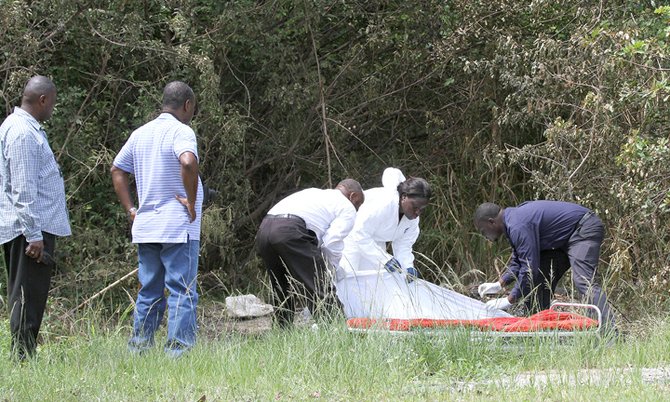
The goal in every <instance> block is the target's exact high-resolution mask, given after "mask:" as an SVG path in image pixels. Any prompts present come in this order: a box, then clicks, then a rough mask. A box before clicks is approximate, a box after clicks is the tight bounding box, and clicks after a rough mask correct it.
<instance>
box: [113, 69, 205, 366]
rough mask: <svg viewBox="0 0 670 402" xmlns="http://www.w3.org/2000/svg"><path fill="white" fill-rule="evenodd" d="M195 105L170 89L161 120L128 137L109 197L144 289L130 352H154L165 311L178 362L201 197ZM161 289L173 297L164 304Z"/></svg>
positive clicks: (190, 320)
mask: <svg viewBox="0 0 670 402" xmlns="http://www.w3.org/2000/svg"><path fill="white" fill-rule="evenodd" d="M195 102H196V100H195V95H194V93H193V90H192V89H191V88H190V87H189V86H188V85H187V84H185V83H183V82H180V81H174V82H171V83H169V84H167V85H166V86H165V89H164V90H163V104H162V109H161V114H160V116H158V117H157V118H156V119H155V120H152V121H150V122H149V123H147V124H145V125H143V126H142V127H140V128H138V129H137V130H135V131H134V132H133V133H132V134H131V135H130V138H128V141H127V142H126V144H125V145H124V146H123V148H121V151H120V152H119V154H118V155H117V156H116V158H115V159H114V165H113V166H112V169H111V173H112V182H113V184H114V190H115V191H116V194H117V196H118V198H119V201H120V203H121V205H122V206H123V207H124V208H125V210H126V212H127V214H128V217H129V219H130V220H131V221H132V225H133V227H132V235H133V243H137V244H138V260H139V273H138V276H139V281H140V284H141V288H140V291H139V294H138V296H137V301H136V305H135V317H134V323H133V334H132V337H131V339H130V341H129V342H128V348H129V350H130V351H131V352H136V353H141V352H143V351H145V350H147V349H148V348H150V347H152V346H153V344H154V334H155V332H156V329H157V328H158V326H159V325H160V323H161V321H162V319H163V314H164V312H165V308H166V304H167V307H168V328H167V329H168V333H167V338H168V339H167V343H166V345H165V352H166V353H167V354H168V355H169V356H171V357H179V356H181V355H182V354H183V353H184V352H186V351H187V350H189V349H190V348H191V347H192V346H193V345H194V344H195V338H196V305H197V303H198V293H197V291H196V275H197V271H198V250H199V247H200V216H201V211H202V196H203V191H202V183H201V182H200V178H199V177H198V150H197V141H196V137H195V133H194V132H193V130H192V129H191V127H189V125H188V124H189V123H190V121H191V119H192V118H193V113H194V110H195ZM131 174H132V175H134V176H135V183H136V187H137V197H138V201H139V207H138V208H135V206H134V204H133V200H132V197H131V195H130V187H129V182H130V178H129V176H130V175H131ZM165 288H167V289H168V291H169V293H170V294H169V296H168V298H167V300H166V299H165V297H164V289H165Z"/></svg>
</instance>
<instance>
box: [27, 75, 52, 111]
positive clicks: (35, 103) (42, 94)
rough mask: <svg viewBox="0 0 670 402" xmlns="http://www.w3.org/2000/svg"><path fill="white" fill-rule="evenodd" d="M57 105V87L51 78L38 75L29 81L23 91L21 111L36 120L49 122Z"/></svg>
mask: <svg viewBox="0 0 670 402" xmlns="http://www.w3.org/2000/svg"><path fill="white" fill-rule="evenodd" d="M55 104H56V85H55V84H54V83H53V81H51V79H50V78H48V77H45V76H43V75H36V76H34V77H32V78H31V79H29V80H28V82H27V83H26V86H25V88H24V89H23V97H22V99H21V109H24V110H25V111H27V112H28V113H30V114H31V115H32V116H33V117H34V118H35V119H36V120H38V121H45V120H49V118H50V117H51V114H52V113H53V109H54V105H55Z"/></svg>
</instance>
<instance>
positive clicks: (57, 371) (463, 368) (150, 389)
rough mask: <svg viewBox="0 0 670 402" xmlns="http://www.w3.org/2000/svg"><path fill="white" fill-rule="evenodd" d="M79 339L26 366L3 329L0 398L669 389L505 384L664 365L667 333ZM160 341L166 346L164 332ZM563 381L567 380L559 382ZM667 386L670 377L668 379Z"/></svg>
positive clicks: (638, 393)
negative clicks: (607, 340) (190, 345)
mask: <svg viewBox="0 0 670 402" xmlns="http://www.w3.org/2000/svg"><path fill="white" fill-rule="evenodd" d="M77 325H78V326H79V327H78V328H77V331H75V332H76V335H71V336H55V334H54V333H53V332H54V331H53V330H51V331H52V332H51V333H49V328H47V333H48V335H49V336H48V338H49V340H48V341H47V342H45V343H44V344H43V345H42V346H41V347H40V350H39V355H38V357H37V358H36V359H34V360H32V361H29V362H27V363H24V364H17V363H14V362H11V361H9V360H8V359H7V358H6V356H7V355H8V344H9V334H8V329H7V326H8V325H7V322H6V320H4V321H3V322H2V324H1V328H0V337H1V339H0V342H1V345H2V348H1V351H2V353H3V355H4V356H3V358H1V359H0V373H2V377H3V381H1V382H0V399H2V400H7V401H26V400H67V401H70V400H74V401H78V400H82V401H83V400H86V401H89V400H103V401H145V400H179V401H196V400H200V399H201V398H203V397H204V398H205V400H207V401H216V400H225V401H227V400H253V401H256V400H314V399H321V400H370V401H377V400H417V399H418V400H423V399H427V400H451V399H459V400H482V399H484V400H519V399H521V400H535V399H549V400H577V399H579V400H585V399H586V400H605V399H606V400H631V399H635V400H661V399H667V396H666V392H667V387H666V386H665V385H664V383H662V382H661V383H659V384H648V383H644V382H643V381H642V380H641V377H640V375H639V373H636V372H635V371H634V370H633V371H627V372H623V371H621V374H620V375H617V376H616V380H614V381H613V383H608V384H607V386H593V385H589V384H583V385H580V384H578V385H575V384H572V383H570V382H569V381H567V380H565V381H558V382H554V383H552V384H550V385H546V386H542V387H540V386H525V387H521V388H518V387H513V386H505V387H501V386H499V385H498V384H499V382H501V381H506V380H509V379H510V378H512V377H513V376H514V375H515V374H516V373H521V372H524V373H533V372H541V371H547V370H557V371H558V372H560V373H562V376H563V377H565V378H570V377H575V376H577V377H578V376H579V374H578V370H580V369H586V368H601V369H608V368H614V369H616V370H623V369H627V370H630V368H644V367H664V366H667V365H668V361H670V349H669V348H667V345H668V341H669V340H670V326H667V325H659V326H658V327H657V328H653V329H651V330H650V331H649V332H648V333H649V335H640V336H635V337H632V338H629V339H628V340H627V341H626V342H623V343H618V344H615V345H614V346H606V345H604V343H602V342H594V341H593V339H582V338H578V339H574V340H572V341H570V342H568V343H561V344H559V343H557V342H554V341H537V340H530V341H527V342H521V343H515V344H511V345H510V344H502V343H499V342H490V341H487V340H480V341H471V340H470V338H469V336H468V334H467V333H466V332H459V331H457V332H454V333H451V334H448V335H444V336H439V337H436V336H427V335H422V334H417V335H414V336H391V335H383V334H368V335H361V334H352V333H349V332H347V331H346V329H345V328H344V326H343V325H342V324H341V323H339V324H335V323H331V324H328V323H321V325H320V327H319V330H317V331H312V330H310V329H309V328H297V329H294V330H290V331H280V330H273V331H271V332H269V333H267V334H265V335H262V336H256V337H243V336H239V335H227V336H222V337H220V339H218V340H216V341H214V340H207V339H201V340H200V341H199V343H198V345H197V347H195V348H194V350H193V351H192V352H191V353H190V354H188V355H186V356H184V357H183V358H181V359H178V360H171V359H169V358H167V357H165V355H164V354H163V353H162V349H161V348H160V347H158V346H157V347H156V348H155V349H154V350H152V351H151V352H150V353H148V354H146V355H143V356H134V355H131V354H129V353H128V352H127V351H126V340H127V338H126V337H127V334H128V332H129V329H128V328H127V327H125V326H117V327H114V328H111V329H106V330H105V329H100V328H98V327H96V326H95V325H92V324H90V323H85V322H83V321H80V322H78V324H77ZM157 341H158V342H161V341H164V335H162V336H161V337H160V338H159V339H157ZM563 377H562V378H563ZM666 381H668V380H666Z"/></svg>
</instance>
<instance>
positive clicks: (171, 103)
mask: <svg viewBox="0 0 670 402" xmlns="http://www.w3.org/2000/svg"><path fill="white" fill-rule="evenodd" d="M162 109H163V112H169V113H172V114H173V115H175V116H176V117H177V118H178V119H179V120H180V121H181V122H182V123H184V124H188V123H189V122H190V121H191V119H192V118H193V114H194V113H195V93H194V92H193V89H191V87H190V86H188V84H187V83H185V82H182V81H172V82H170V83H168V84H167V85H166V86H165V88H164V89H163V105H162Z"/></svg>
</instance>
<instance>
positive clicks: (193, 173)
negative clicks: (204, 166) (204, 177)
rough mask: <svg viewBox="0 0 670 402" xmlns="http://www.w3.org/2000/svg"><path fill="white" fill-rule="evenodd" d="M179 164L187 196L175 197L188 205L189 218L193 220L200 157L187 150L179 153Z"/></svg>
mask: <svg viewBox="0 0 670 402" xmlns="http://www.w3.org/2000/svg"><path fill="white" fill-rule="evenodd" d="M179 164H180V165H181V179H182V182H183V183H184V190H185V191H186V197H182V196H180V195H179V194H175V197H176V198H177V200H179V202H180V203H181V204H182V205H183V206H185V207H186V209H187V210H188V215H189V218H190V220H191V222H193V221H194V220H195V218H196V212H195V201H196V198H197V195H198V170H199V169H198V158H197V157H196V156H195V154H194V153H193V152H190V151H187V152H184V153H182V154H181V155H179Z"/></svg>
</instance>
